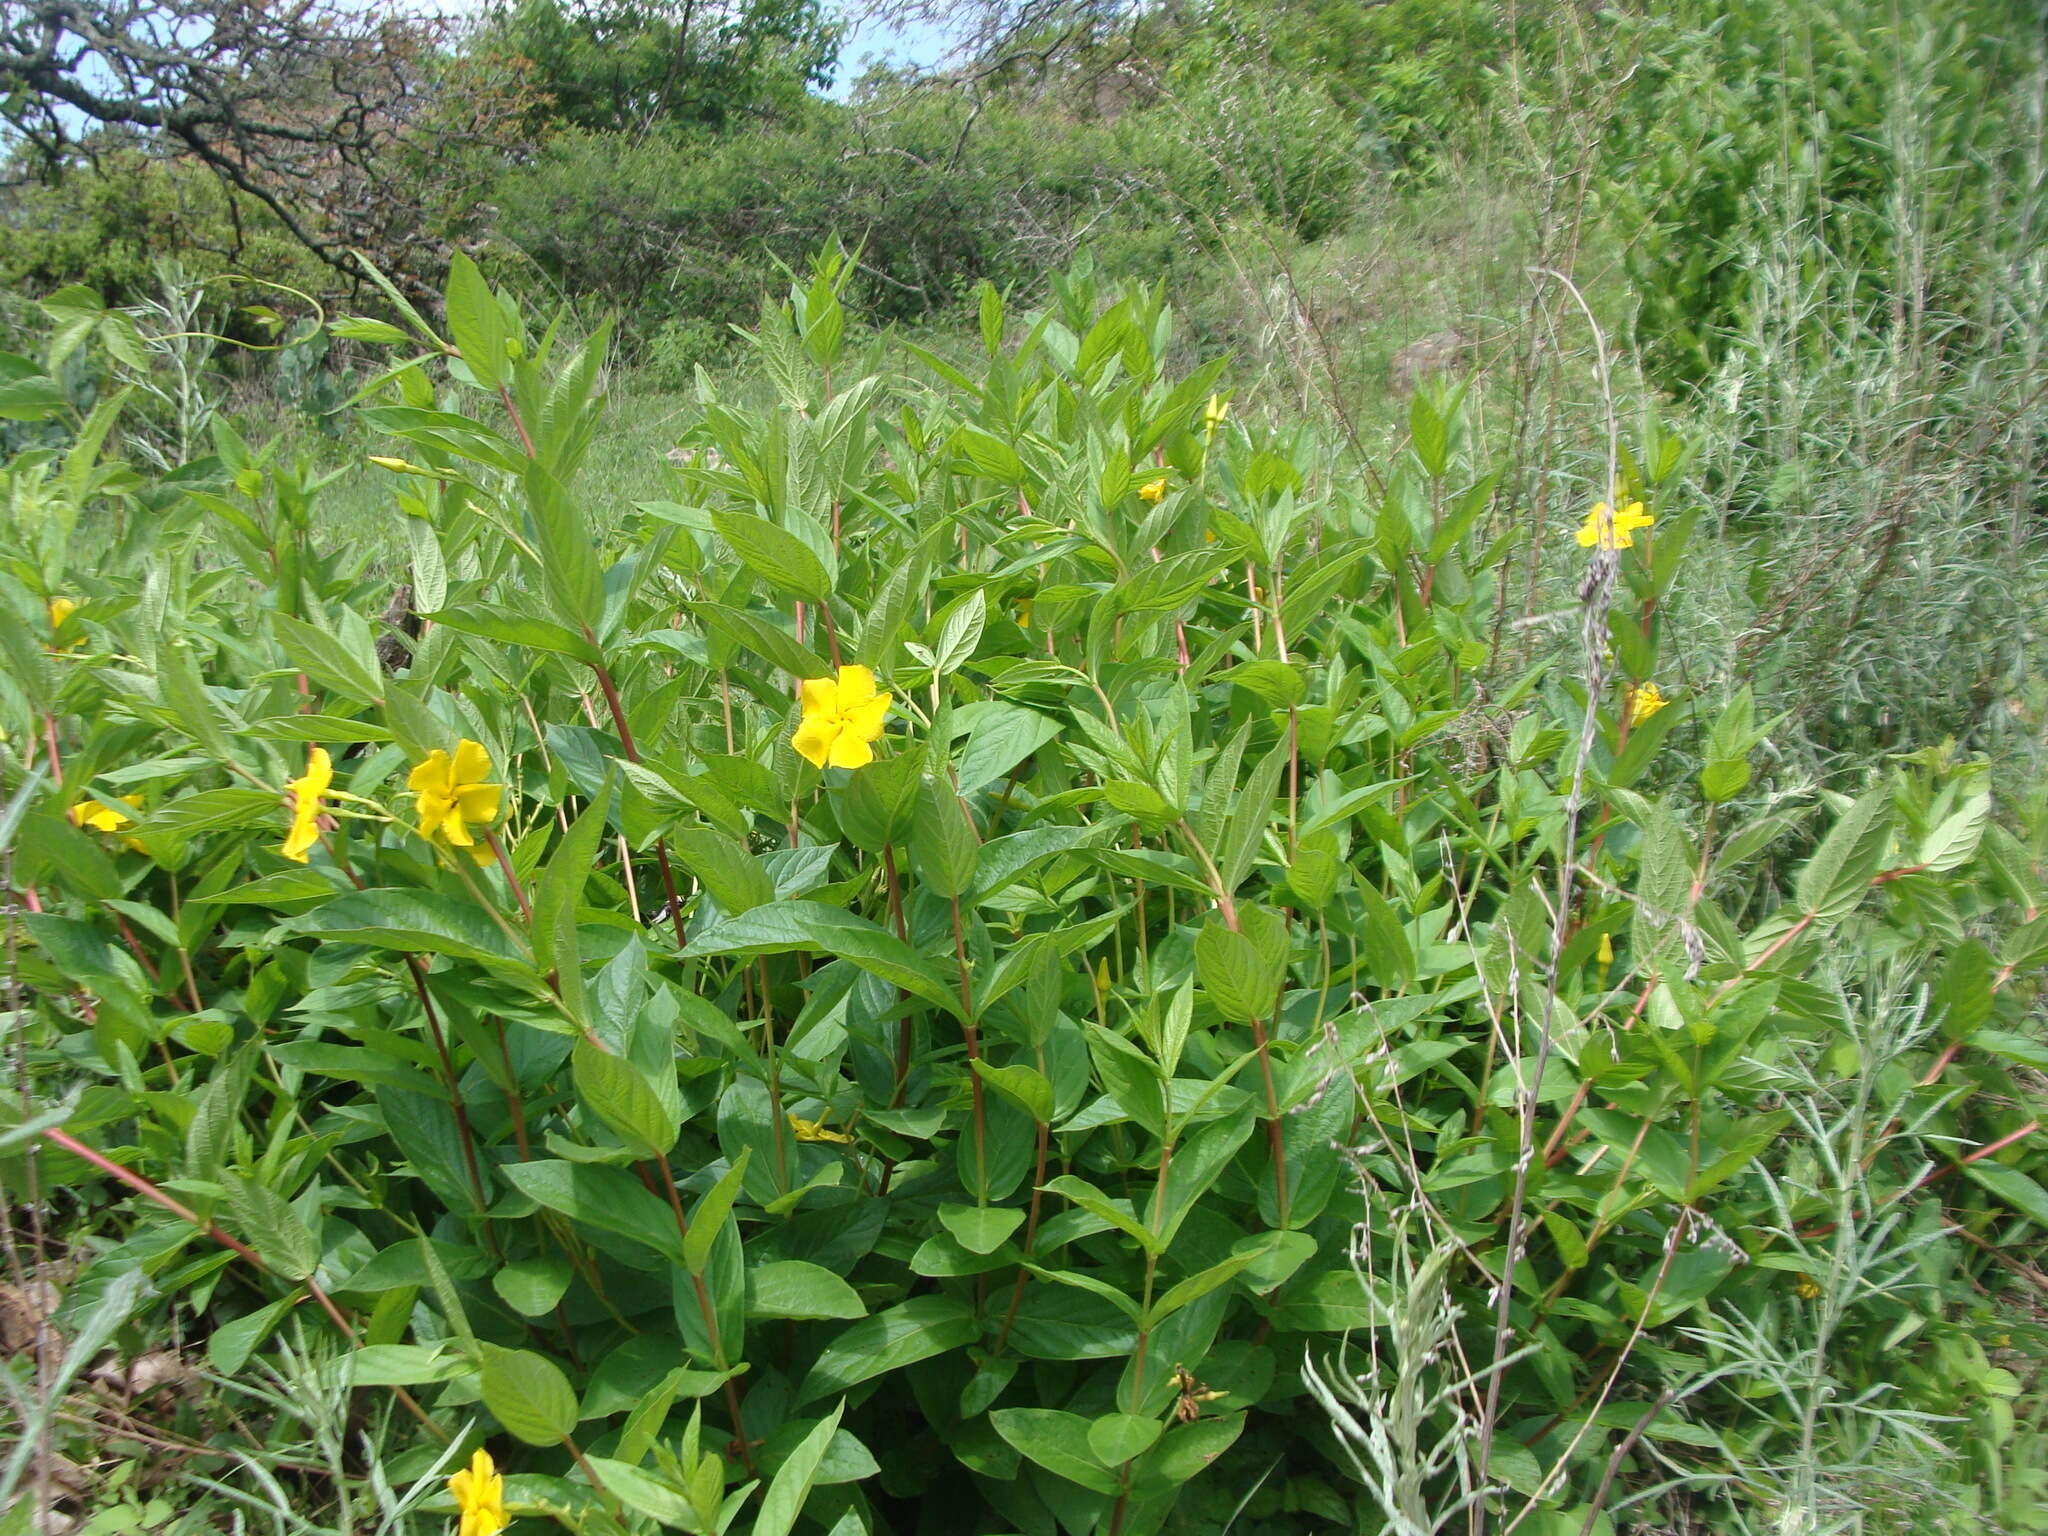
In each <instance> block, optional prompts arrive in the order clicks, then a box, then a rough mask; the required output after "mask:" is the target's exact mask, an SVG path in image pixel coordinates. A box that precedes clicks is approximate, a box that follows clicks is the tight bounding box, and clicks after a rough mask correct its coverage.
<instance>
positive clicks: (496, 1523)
mask: <svg viewBox="0 0 2048 1536" xmlns="http://www.w3.org/2000/svg"><path fill="white" fill-rule="evenodd" d="M448 1493H449V1496H450V1497H451V1498H453V1499H454V1500H455V1508H456V1510H457V1512H458V1513H459V1514H460V1515H461V1517H462V1521H461V1524H460V1526H458V1527H457V1530H456V1536H498V1532H500V1531H502V1530H503V1529H505V1527H506V1526H507V1525H509V1524H510V1523H511V1522H510V1521H508V1520H507V1519H506V1518H505V1479H504V1478H502V1477H500V1476H499V1475H498V1467H497V1463H495V1462H494V1461H492V1460H491V1453H490V1452H489V1451H487V1450H485V1449H484V1448H483V1447H482V1446H478V1447H477V1450H476V1454H475V1455H474V1456H472V1457H470V1458H469V1465H468V1466H466V1467H464V1468H463V1469H462V1470H461V1471H460V1472H458V1473H456V1474H455V1475H454V1476H453V1477H451V1478H449V1479H448Z"/></svg>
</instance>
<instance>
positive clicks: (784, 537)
mask: <svg viewBox="0 0 2048 1536" xmlns="http://www.w3.org/2000/svg"><path fill="white" fill-rule="evenodd" d="M711 526H712V527H714V528H716V529H717V530H718V536H719V537H720V538H722V539H724V540H725V542H726V543H727V544H729V545H731V546H732V552H733V553H734V554H735V555H737V556H738V557H739V561H740V564H742V565H744V566H745V567H746V568H747V569H748V570H750V571H752V572H753V573H754V574H755V575H756V576H758V577H760V578H761V579H762V580H763V581H765V582H767V583H768V584H769V585H770V586H772V587H775V588H777V589H779V590H780V591H784V592H790V593H794V594H795V595H796V596H798V597H800V598H802V599H803V600H804V601H805V602H807V603H820V604H824V603H829V602H831V600H832V580H833V577H832V572H831V571H829V570H827V569H826V568H825V562H824V561H822V560H820V559H819V558H818V556H817V554H816V553H815V552H814V551H813V550H812V549H811V546H810V545H808V544H806V543H805V542H804V541H803V540H802V539H800V538H798V537H797V536H796V535H795V534H793V533H791V532H790V531H789V530H788V529H786V528H782V527H778V526H777V525H776V524H774V523H771V522H769V521H768V519H767V518H765V517H756V516H754V515H753V514H752V513H748V512H713V513H712V514H711Z"/></svg>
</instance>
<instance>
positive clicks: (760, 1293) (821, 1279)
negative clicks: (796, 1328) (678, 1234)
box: [690, 1228, 868, 1321]
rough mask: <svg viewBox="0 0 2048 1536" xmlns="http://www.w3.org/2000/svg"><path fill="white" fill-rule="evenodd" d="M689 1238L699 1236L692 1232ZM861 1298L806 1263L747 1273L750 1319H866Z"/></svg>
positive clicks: (785, 1262)
mask: <svg viewBox="0 0 2048 1536" xmlns="http://www.w3.org/2000/svg"><path fill="white" fill-rule="evenodd" d="M690 1235H691V1236H692V1237H694V1236H696V1230H695V1229H694V1228H692V1229H691V1233H690ZM867 1310H868V1309H867V1308H866V1307H865V1306H863V1305H862V1304H861V1299H860V1295H859V1293H858V1292H856V1291H855V1290H854V1288H853V1287H852V1286H850V1285H848V1284H847V1283H846V1282H845V1281H844V1280H842V1279H840V1278H839V1276H837V1275H835V1274H833V1273H832V1271H831V1270H829V1269H826V1268H825V1267H824V1266H823V1265H819V1264H812V1263H810V1262H808V1261H806V1260H803V1259H773V1260H770V1261H769V1262H768V1263H766V1264H757V1265H755V1266H754V1268H752V1269H751V1270H749V1271H748V1272H747V1315H748V1316H749V1317H793V1318H800V1319H806V1320H810V1321H826V1320H833V1319H839V1318H856V1317H865V1316H867Z"/></svg>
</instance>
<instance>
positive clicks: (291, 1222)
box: [227, 1178, 320, 1280]
mask: <svg viewBox="0 0 2048 1536" xmlns="http://www.w3.org/2000/svg"><path fill="white" fill-rule="evenodd" d="M227 1194H228V1201H227V1203H228V1210H229V1212H230V1214H231V1215H232V1216H233V1218H234V1223H235V1227H236V1231H237V1234H238V1235H239V1236H240V1237H241V1238H242V1240H243V1241H244V1242H246V1243H248V1245H249V1246H250V1247H251V1248H254V1249H255V1250H256V1252H257V1253H259V1254H260V1255H262V1258H263V1262H264V1263H265V1264H267V1265H269V1266H270V1268H272V1269H274V1270H276V1271H277V1272H278V1273H279V1274H281V1275H284V1276H286V1277H288V1278H290V1279H293V1280H303V1279H305V1278H306V1277H307V1276H308V1275H310V1274H312V1273H313V1270H314V1268H315V1267H316V1266H317V1265H318V1264H319V1262H320V1244H319V1242H318V1240H317V1239H315V1238H314V1236H313V1234H312V1233H311V1232H309V1231H308V1230H307V1229H306V1224H305V1223H304V1222H303V1221H301V1220H300V1219H299V1213H298V1212H297V1211H295V1210H293V1209H292V1208H291V1206H290V1205H289V1204H287V1203H286V1201H285V1199H284V1197H283V1196H281V1195H279V1194H278V1193H277V1191H276V1190H274V1189H271V1188H269V1187H268V1186H267V1185H263V1184H259V1183H257V1182H256V1181H255V1180H254V1179H237V1178H230V1179H229V1180H227Z"/></svg>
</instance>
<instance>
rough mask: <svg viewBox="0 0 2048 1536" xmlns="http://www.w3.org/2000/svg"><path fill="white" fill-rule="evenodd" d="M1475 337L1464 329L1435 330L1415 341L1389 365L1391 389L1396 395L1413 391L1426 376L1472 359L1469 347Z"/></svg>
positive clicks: (1451, 368)
mask: <svg viewBox="0 0 2048 1536" xmlns="http://www.w3.org/2000/svg"><path fill="white" fill-rule="evenodd" d="M1471 345H1472V338H1471V337H1469V336H1467V335H1465V334H1464V333H1462V332H1460V331H1431V332H1430V333H1429V334H1428V335H1427V336H1424V337H1422V338H1421V339H1420V340H1417V341H1411V342H1409V343H1408V345H1407V346H1405V347H1403V348H1402V349H1401V350H1400V351H1398V352H1396V353H1395V354H1394V360H1393V362H1391V363H1390V364H1388V365H1387V391H1388V393H1389V394H1394V395H1407V394H1413V393H1414V391H1415V386H1416V385H1418V384H1420V383H1421V382H1422V381H1423V380H1424V379H1427V378H1433V377H1435V376H1436V375H1437V374H1440V373H1450V372H1453V371H1454V370H1457V369H1460V368H1463V367H1465V366H1466V364H1467V363H1468V362H1469V359H1468V358H1467V356H1466V351H1467V349H1468V348H1469V347H1470V346H1471Z"/></svg>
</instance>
